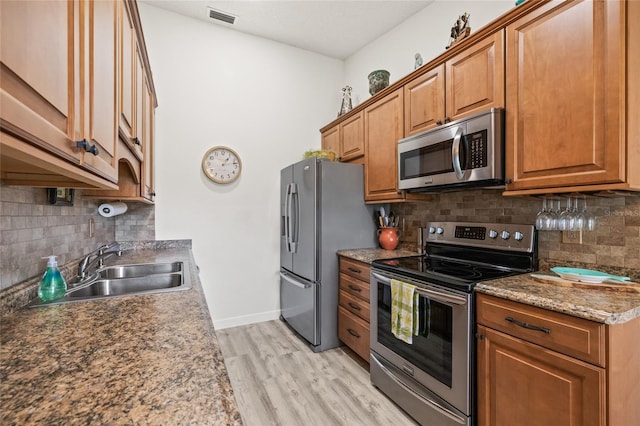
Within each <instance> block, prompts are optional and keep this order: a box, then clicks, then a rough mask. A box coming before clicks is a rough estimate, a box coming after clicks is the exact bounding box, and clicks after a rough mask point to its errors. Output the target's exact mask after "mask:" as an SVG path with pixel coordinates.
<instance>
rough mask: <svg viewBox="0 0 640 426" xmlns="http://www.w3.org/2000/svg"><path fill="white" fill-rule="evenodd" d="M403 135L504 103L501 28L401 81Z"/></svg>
mask: <svg viewBox="0 0 640 426" xmlns="http://www.w3.org/2000/svg"><path fill="white" fill-rule="evenodd" d="M404 96H405V98H404V106H405V113H404V120H405V122H404V126H405V127H404V131H405V136H411V135H415V134H417V133H421V132H423V131H425V130H428V129H431V128H433V127H436V126H439V125H441V124H444V123H447V122H449V121H454V120H458V119H460V118H462V117H465V116H469V115H472V114H474V113H478V112H481V111H483V110H486V109H489V108H501V107H504V31H498V32H496V33H493V34H491V35H489V36H488V37H486V38H484V39H482V40H480V41H478V42H476V43H474V44H472V45H471V46H469V47H468V48H466V49H464V50H462V51H461V52H459V53H458V54H457V55H455V56H453V57H451V58H450V59H448V60H447V61H446V62H445V63H443V64H441V65H438V66H436V67H434V68H431V69H429V70H428V71H426V72H425V73H424V74H422V75H420V76H419V77H417V78H415V79H413V80H411V81H409V82H408V83H406V84H405V85H404Z"/></svg>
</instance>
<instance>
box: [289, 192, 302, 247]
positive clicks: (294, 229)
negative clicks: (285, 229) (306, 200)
mask: <svg viewBox="0 0 640 426" xmlns="http://www.w3.org/2000/svg"><path fill="white" fill-rule="evenodd" d="M290 185H291V201H290V202H289V225H290V228H289V240H290V243H289V244H290V246H291V250H290V252H291V253H296V252H297V251H298V235H299V233H300V220H299V217H300V203H299V202H298V184H297V183H295V182H293V183H291V184H290ZM294 204H295V208H293V207H292V206H293V205H294ZM291 218H293V219H291Z"/></svg>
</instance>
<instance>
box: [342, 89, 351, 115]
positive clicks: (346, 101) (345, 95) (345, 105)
mask: <svg viewBox="0 0 640 426" xmlns="http://www.w3.org/2000/svg"><path fill="white" fill-rule="evenodd" d="M351 90H352V89H351V86H344V87H343V88H342V104H341V105H340V111H339V112H338V117H340V116H341V115H342V114H346V113H348V112H349V111H351V109H352V108H353V104H352V103H351Z"/></svg>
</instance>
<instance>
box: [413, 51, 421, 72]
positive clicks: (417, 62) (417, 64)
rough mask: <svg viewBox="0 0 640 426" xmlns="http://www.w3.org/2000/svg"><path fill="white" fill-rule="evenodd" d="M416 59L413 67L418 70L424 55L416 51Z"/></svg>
mask: <svg viewBox="0 0 640 426" xmlns="http://www.w3.org/2000/svg"><path fill="white" fill-rule="evenodd" d="M415 59H416V62H415V63H414V65H413V69H414V70H417V69H418V68H420V67H421V66H422V55H421V54H419V53H416V56H415Z"/></svg>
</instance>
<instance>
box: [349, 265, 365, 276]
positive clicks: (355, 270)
mask: <svg viewBox="0 0 640 426" xmlns="http://www.w3.org/2000/svg"><path fill="white" fill-rule="evenodd" d="M347 269H348V270H350V271H351V272H355V273H356V274H361V273H362V271H361V270H360V269H356V268H352V267H351V266H349V267H348V268H347Z"/></svg>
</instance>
